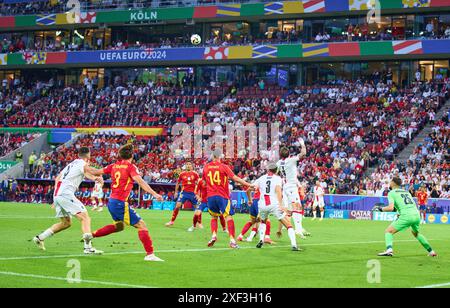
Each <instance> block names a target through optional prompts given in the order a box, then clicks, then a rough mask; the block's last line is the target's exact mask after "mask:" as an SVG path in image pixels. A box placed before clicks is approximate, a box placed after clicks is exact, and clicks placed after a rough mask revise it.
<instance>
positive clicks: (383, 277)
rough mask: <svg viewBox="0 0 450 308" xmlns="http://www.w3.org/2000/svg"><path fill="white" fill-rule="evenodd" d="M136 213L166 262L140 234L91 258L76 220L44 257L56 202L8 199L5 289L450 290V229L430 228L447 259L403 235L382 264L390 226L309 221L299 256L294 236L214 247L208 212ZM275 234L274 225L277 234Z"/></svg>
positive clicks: (99, 244) (2, 228)
mask: <svg viewBox="0 0 450 308" xmlns="http://www.w3.org/2000/svg"><path fill="white" fill-rule="evenodd" d="M89 211H90V210H89ZM137 211H138V213H139V214H140V215H141V216H142V217H143V218H144V220H145V221H146V223H147V225H148V227H149V230H150V234H151V236H152V239H153V242H154V245H155V249H156V255H157V256H159V257H160V258H162V259H164V260H165V262H161V263H158V262H144V261H143V259H144V256H145V254H144V252H143V248H142V246H141V243H140V242H139V239H138V236H137V232H136V231H135V230H134V229H133V228H127V229H126V230H125V231H124V232H122V233H116V234H113V235H111V236H108V237H105V238H100V239H96V240H95V241H94V246H95V247H96V248H98V249H101V250H104V251H105V254H104V255H103V256H84V255H83V254H82V244H81V243H80V238H81V231H80V224H79V222H77V221H76V222H74V224H73V226H72V228H71V229H69V230H67V231H64V232H62V233H60V234H57V235H55V236H54V237H52V238H50V239H48V240H47V241H46V248H47V251H45V252H42V251H40V250H38V249H37V248H36V247H35V246H34V244H33V243H32V242H31V239H32V238H33V237H34V236H35V235H37V234H38V233H39V232H40V231H43V230H45V229H46V228H48V227H49V226H50V225H51V224H53V223H55V222H56V221H57V220H56V219H55V218H53V217H54V211H53V210H52V209H51V208H50V206H49V205H37V204H16V203H0V243H1V245H0V288H5V287H63V288H65V287H67V288H70V287H156V288H172V287H174V288H175V287H176V288H186V287H187V288H250V287H252V288H285V287H287V288H292V287H369V288H373V287H381V288H392V287H425V286H427V287H450V232H449V231H450V227H449V226H448V225H425V226H423V227H422V232H423V234H424V235H425V236H426V237H427V238H428V239H429V240H430V243H431V245H432V246H433V248H434V250H435V251H436V252H437V253H438V254H439V257H438V258H434V259H433V258H430V257H427V253H426V251H425V250H424V249H423V248H422V247H421V246H420V244H419V243H418V242H417V241H416V240H415V239H414V238H413V237H412V235H411V234H410V233H409V232H403V233H401V234H398V235H396V236H395V241H394V248H395V252H396V255H395V256H394V257H393V258H379V257H376V254H377V253H378V252H380V251H382V250H383V249H384V232H383V231H384V229H385V228H386V227H387V226H388V224H389V223H388V222H373V221H356V220H324V221H322V222H319V221H311V220H310V219H306V220H305V222H304V225H305V228H307V229H308V231H310V232H311V233H312V237H309V238H307V239H306V240H299V246H300V247H301V248H303V251H302V252H292V251H290V247H289V240H288V238H287V234H286V232H284V234H283V237H282V238H281V239H277V238H276V236H275V235H273V236H272V239H273V240H275V241H276V242H277V243H276V244H274V245H271V246H269V245H266V246H264V247H263V248H262V249H256V248H254V247H255V245H256V240H255V241H254V242H253V243H246V242H244V243H240V246H241V249H239V250H232V249H229V248H228V238H227V235H226V234H225V233H219V240H218V242H217V243H216V246H214V248H208V247H206V243H207V242H208V240H209V239H210V231H209V221H210V219H209V215H208V214H204V215H203V224H204V226H205V229H203V230H196V231H195V232H193V233H189V232H187V231H186V230H187V228H188V227H189V226H190V225H191V223H192V212H181V213H180V215H179V217H178V219H177V221H176V223H175V226H174V227H172V228H167V227H165V226H164V223H166V222H167V221H168V220H170V217H171V212H168V211H149V210H137ZM90 216H91V218H92V228H93V230H95V229H97V228H99V227H102V226H104V225H105V224H109V223H111V218H110V216H109V213H108V212H107V210H106V211H103V212H101V213H97V212H91V211H90ZM247 219H248V215H236V216H235V221H236V229H237V230H236V231H237V233H239V232H240V230H241V228H242V226H243V225H244V223H245V222H246V220H247ZM276 228H277V223H273V224H272V233H273V234H275V231H276ZM74 264H75V265H74ZM74 266H76V267H77V268H78V266H79V273H80V275H81V276H80V277H79V278H80V280H79V283H70V281H67V277H68V276H69V277H72V276H70V275H71V274H70V273H72V272H71V270H72V269H73V268H74ZM374 273H375V274H374ZM368 277H369V279H368ZM374 277H378V278H379V279H377V278H374ZM374 279H375V280H374ZM378 282H379V283H378Z"/></svg>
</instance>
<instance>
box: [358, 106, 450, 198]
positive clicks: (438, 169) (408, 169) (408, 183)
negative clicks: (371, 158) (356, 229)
mask: <svg viewBox="0 0 450 308" xmlns="http://www.w3.org/2000/svg"><path fill="white" fill-rule="evenodd" d="M433 122H434V126H433V128H432V133H430V134H429V136H427V138H425V141H424V143H421V144H419V145H418V146H417V147H416V148H415V150H414V152H413V153H412V154H411V155H410V157H409V158H408V160H407V161H398V160H393V161H383V162H382V163H381V164H380V165H379V167H378V168H377V169H376V170H375V172H373V174H372V175H371V178H367V179H366V180H365V182H364V183H363V185H365V186H366V187H367V190H368V194H370V195H372V194H374V195H383V194H386V192H387V190H388V185H387V183H388V182H389V179H391V178H392V177H393V176H399V177H400V178H401V179H402V180H403V183H404V184H405V187H406V189H408V190H409V191H410V192H411V193H412V194H413V195H415V194H416V193H417V191H418V190H419V189H420V188H421V187H423V186H424V187H426V189H427V191H428V193H429V195H430V196H431V197H432V198H450V150H449V149H450V142H449V139H450V125H449V123H450V111H448V112H447V114H446V115H445V116H444V117H443V118H442V119H438V120H437V121H433Z"/></svg>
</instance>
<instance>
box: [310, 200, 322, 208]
mask: <svg viewBox="0 0 450 308" xmlns="http://www.w3.org/2000/svg"><path fill="white" fill-rule="evenodd" d="M313 207H314V208H316V207H320V208H324V207H325V202H324V201H323V199H319V201H317V200H316V199H314V203H313Z"/></svg>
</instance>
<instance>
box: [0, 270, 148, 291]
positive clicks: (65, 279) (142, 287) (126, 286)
mask: <svg viewBox="0 0 450 308" xmlns="http://www.w3.org/2000/svg"><path fill="white" fill-rule="evenodd" d="M0 275H4V276H14V277H24V278H35V279H46V280H57V281H65V282H67V283H68V284H72V285H74V286H75V285H77V284H81V283H87V284H96V285H105V286H115V287H125V288H138V289H149V288H155V287H150V286H141V285H133V284H127V283H118V282H109V281H98V280H86V279H79V280H70V279H67V278H64V277H55V276H44V275H35V274H24V273H15V272H0Z"/></svg>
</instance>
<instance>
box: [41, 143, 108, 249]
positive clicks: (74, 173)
mask: <svg viewBox="0 0 450 308" xmlns="http://www.w3.org/2000/svg"><path fill="white" fill-rule="evenodd" d="M90 159H91V152H90V150H89V148H86V147H82V148H80V149H79V151H78V159H76V160H74V161H73V162H71V163H70V164H68V165H67V166H66V167H65V168H64V169H63V170H62V171H61V173H60V174H59V175H58V176H57V177H56V179H55V193H54V200H53V201H54V202H53V203H54V207H55V210H56V217H58V218H60V220H61V221H60V222H59V223H57V224H55V225H53V226H51V227H50V228H48V229H47V230H45V231H44V232H42V233H41V234H39V235H38V236H36V237H34V238H33V242H34V243H35V244H36V245H37V246H38V247H39V248H40V249H42V250H45V246H44V241H45V240H46V239H47V238H49V237H51V236H53V235H55V234H56V233H58V232H61V231H64V230H66V229H68V228H70V226H71V225H72V216H75V217H76V218H77V219H78V220H79V221H80V222H81V231H82V232H83V240H84V253H85V254H102V253H103V252H102V251H100V250H97V249H95V248H94V247H92V242H91V241H92V238H93V236H92V233H91V218H90V217H89V214H88V212H87V211H86V208H85V206H84V205H83V203H82V202H81V201H80V200H79V199H78V198H77V197H75V192H76V191H77V190H78V188H79V186H80V184H81V182H82V181H83V179H84V178H87V179H90V180H93V181H96V182H98V183H103V178H102V177H100V176H99V175H100V174H101V173H100V170H97V169H94V168H91V167H89V161H90Z"/></svg>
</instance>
